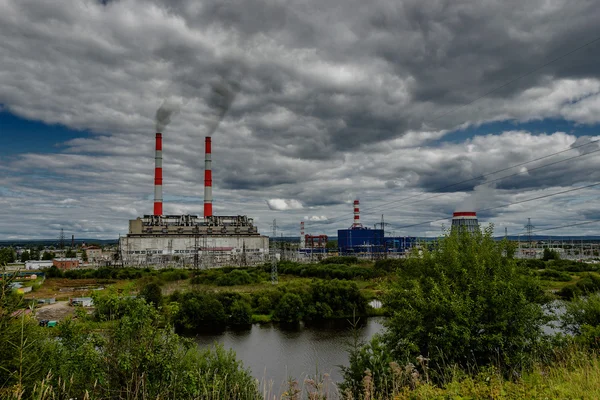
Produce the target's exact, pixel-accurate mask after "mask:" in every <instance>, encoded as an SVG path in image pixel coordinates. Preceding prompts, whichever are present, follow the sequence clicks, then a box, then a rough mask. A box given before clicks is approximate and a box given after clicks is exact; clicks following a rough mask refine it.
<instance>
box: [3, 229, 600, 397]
mask: <svg viewBox="0 0 600 400" xmlns="http://www.w3.org/2000/svg"><path fill="white" fill-rule="evenodd" d="M513 250H514V249H513V247H512V244H511V243H510V242H508V241H501V242H498V241H495V240H494V239H493V237H492V231H491V229H489V230H487V231H485V232H483V233H481V234H475V235H472V234H471V235H470V234H466V233H457V232H452V233H449V234H448V235H446V236H445V237H444V238H441V239H440V240H439V241H438V242H436V243H435V244H433V245H431V246H429V247H427V248H423V249H421V251H420V252H417V251H415V252H414V253H413V254H412V255H411V256H410V257H409V258H408V259H406V260H380V261H377V262H361V261H359V260H357V259H355V258H352V257H336V258H331V259H327V260H324V261H323V262H320V263H317V264H311V265H302V264H296V263H291V262H282V263H280V265H279V271H280V273H281V276H280V278H281V279H280V284H279V285H277V286H273V285H271V284H270V283H269V278H270V274H269V267H268V266H264V267H258V268H222V269H215V270H206V271H185V270H172V269H165V270H157V271H155V270H150V269H131V268H124V269H115V268H100V269H97V270H77V271H69V272H65V273H63V272H62V271H59V270H55V269H54V270H53V269H50V270H48V271H47V274H46V276H47V277H49V279H48V280H49V281H51V280H52V279H57V278H62V279H64V278H68V279H73V280H82V279H88V280H89V279H97V280H109V279H110V280H115V281H130V282H133V286H132V289H134V290H132V291H131V292H129V293H127V291H124V292H119V290H117V289H116V288H110V287H109V288H108V289H107V290H104V291H101V292H96V293H95V294H94V302H95V310H94V313H93V315H87V314H86V313H85V312H84V311H83V310H81V309H78V310H77V312H76V317H75V318H72V319H68V320H66V321H63V323H61V324H59V327H58V329H48V328H42V327H39V326H38V325H37V324H36V322H35V320H33V319H32V318H31V317H30V316H27V315H25V313H21V314H20V315H18V317H15V316H14V315H13V314H14V312H15V311H16V310H18V309H19V308H21V307H23V304H24V301H23V297H22V296H21V295H18V294H16V293H15V292H14V291H11V290H9V289H8V284H9V281H10V279H8V280H4V281H2V285H1V286H2V291H1V293H0V296H1V302H0V359H2V360H3V362H2V366H1V368H0V381H1V382H4V383H3V384H0V385H1V386H0V397H2V398H15V399H25V398H36V399H59V398H60V399H62V398H88V399H105V398H117V399H118V398H123V399H125V398H127V399H130V398H138V399H150V398H152V399H156V398H161V399H163V398H164V399H166V398H181V399H188V398H189V399H192V398H206V399H217V398H223V399H234V398H235V399H238V398H248V399H250V398H252V399H254V398H265V393H263V392H261V391H260V388H259V386H258V384H257V382H256V381H255V380H254V379H253V378H252V377H251V374H250V371H248V370H246V369H245V368H244V367H243V365H242V364H241V363H240V362H239V361H238V360H236V358H235V355H234V354H233V353H232V352H231V351H226V350H225V349H223V348H219V347H216V348H214V349H210V350H200V349H198V348H197V346H196V345H195V344H194V343H193V342H191V341H189V340H188V339H185V338H183V337H181V336H179V335H178V334H177V333H176V332H182V331H195V330H197V329H202V328H203V327H206V326H215V325H225V324H229V325H247V324H250V323H252V322H266V321H280V322H297V321H300V320H314V319H324V318H349V317H351V316H352V315H354V316H360V315H369V314H371V313H373V311H374V310H372V309H371V308H370V307H369V305H368V301H369V300H370V299H371V298H372V296H373V295H374V294H375V293H377V294H378V298H379V299H380V300H383V304H384V308H383V310H385V312H386V313H387V316H388V318H387V319H386V322H385V326H386V329H385V331H384V332H383V334H381V335H376V336H375V337H374V338H373V339H372V340H370V341H369V342H368V343H360V342H359V341H358V340H357V339H355V341H354V343H353V345H352V346H351V347H350V348H349V365H347V366H344V367H343V368H342V372H343V376H344V381H343V382H339V391H338V394H339V395H340V396H342V397H344V398H348V399H350V398H352V399H392V398H393V399H449V398H453V399H455V398H456V399H478V398H490V399H509V398H527V399H537V398H540V399H542V398H582V397H586V398H595V397H600V393H599V390H600V389H598V388H599V387H600V368H598V367H599V366H600V365H599V358H598V356H597V353H596V352H597V351H598V347H599V346H600V294H599V293H597V292H599V291H600V284H599V282H600V276H598V275H597V268H596V266H595V265H590V264H583V263H577V262H572V261H566V260H560V258H559V257H558V256H557V255H556V254H552V253H550V251H549V252H548V254H546V255H545V257H544V258H545V260H516V259H514V258H513V256H512V255H513V253H514V251H513ZM546 256H547V257H546ZM53 277H56V278H53ZM166 288H169V290H168V291H167V290H166ZM173 288H174V289H175V290H171V289H173ZM178 289H181V290H178ZM557 299H559V301H563V300H560V299H565V300H569V301H567V302H565V306H564V309H565V311H564V314H563V315H561V316H560V318H558V317H556V316H554V315H553V314H552V313H551V312H550V311H551V309H550V308H549V305H550V304H553V303H552V302H555V301H556V300H557ZM552 319H554V320H555V321H554V323H555V324H558V325H559V326H560V328H561V329H562V332H564V333H563V334H557V335H550V334H547V333H545V329H544V328H545V327H546V326H547V324H548V323H550V322H551V321H550V320H552ZM57 339H58V340H57ZM298 387H299V386H298V383H297V382H294V381H293V379H292V380H290V383H289V388H288V390H287V391H286V393H284V394H283V398H289V399H300V398H310V399H312V398H327V392H326V391H325V389H324V387H325V386H324V384H323V381H322V380H319V379H314V380H310V381H306V382H304V385H302V388H301V389H299V388H298ZM270 397H272V396H270Z"/></svg>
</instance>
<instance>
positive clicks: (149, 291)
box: [140, 282, 163, 308]
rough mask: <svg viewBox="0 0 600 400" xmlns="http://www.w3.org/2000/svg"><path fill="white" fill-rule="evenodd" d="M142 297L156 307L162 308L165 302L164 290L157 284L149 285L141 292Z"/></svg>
mask: <svg viewBox="0 0 600 400" xmlns="http://www.w3.org/2000/svg"><path fill="white" fill-rule="evenodd" d="M140 297H141V298H143V299H144V300H146V303H148V304H152V305H153V306H154V307H157V308H158V307H160V306H161V305H162V302H163V297H162V290H161V289H160V286H158V284H157V283H154V282H153V283H149V284H147V285H146V286H144V287H143V288H142V290H140Z"/></svg>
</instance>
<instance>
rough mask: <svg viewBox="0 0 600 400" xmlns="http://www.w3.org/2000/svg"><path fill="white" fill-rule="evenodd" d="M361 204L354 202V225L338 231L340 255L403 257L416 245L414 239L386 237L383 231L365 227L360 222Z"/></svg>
mask: <svg viewBox="0 0 600 400" xmlns="http://www.w3.org/2000/svg"><path fill="white" fill-rule="evenodd" d="M359 205H360V202H359V201H358V200H355V201H354V223H353V224H352V226H351V227H350V228H348V229H339V230H338V251H339V255H344V256H349V255H354V256H357V257H360V258H383V257H388V256H396V257H398V256H401V255H403V254H405V253H406V252H407V251H408V250H409V249H410V248H411V247H413V246H414V245H415V244H416V238H414V237H390V236H385V231H384V229H383V224H382V229H371V228H367V227H364V226H363V225H362V224H361V222H360V209H359Z"/></svg>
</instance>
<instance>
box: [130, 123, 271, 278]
mask: <svg viewBox="0 0 600 400" xmlns="http://www.w3.org/2000/svg"><path fill="white" fill-rule="evenodd" d="M211 146H212V143H211V138H210V137H206V138H205V163H204V165H205V170H204V218H201V217H198V216H197V215H163V199H162V180H163V174H162V172H163V171H162V134H161V133H157V134H156V156H155V179H154V214H153V215H144V217H142V218H137V219H134V220H130V221H129V233H128V234H127V236H126V237H122V238H121V239H120V240H119V247H120V250H119V251H120V255H121V258H122V260H123V263H124V264H127V265H161V264H164V265H180V266H186V267H197V268H211V267H218V266H224V265H256V264H259V263H263V262H264V261H266V260H267V259H268V255H269V238H268V237H267V236H263V235H261V234H260V233H259V232H258V229H257V228H256V226H254V221H253V219H252V218H248V217H247V216H245V215H236V216H215V215H213V214H212V168H211V163H212V149H211Z"/></svg>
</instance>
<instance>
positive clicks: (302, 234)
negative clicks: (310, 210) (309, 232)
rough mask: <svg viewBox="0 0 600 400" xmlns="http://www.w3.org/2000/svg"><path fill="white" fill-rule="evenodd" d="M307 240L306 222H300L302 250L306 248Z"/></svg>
mask: <svg viewBox="0 0 600 400" xmlns="http://www.w3.org/2000/svg"><path fill="white" fill-rule="evenodd" d="M305 240H306V238H305V237H304V221H300V248H301V249H303V248H305V247H306V241H305Z"/></svg>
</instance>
